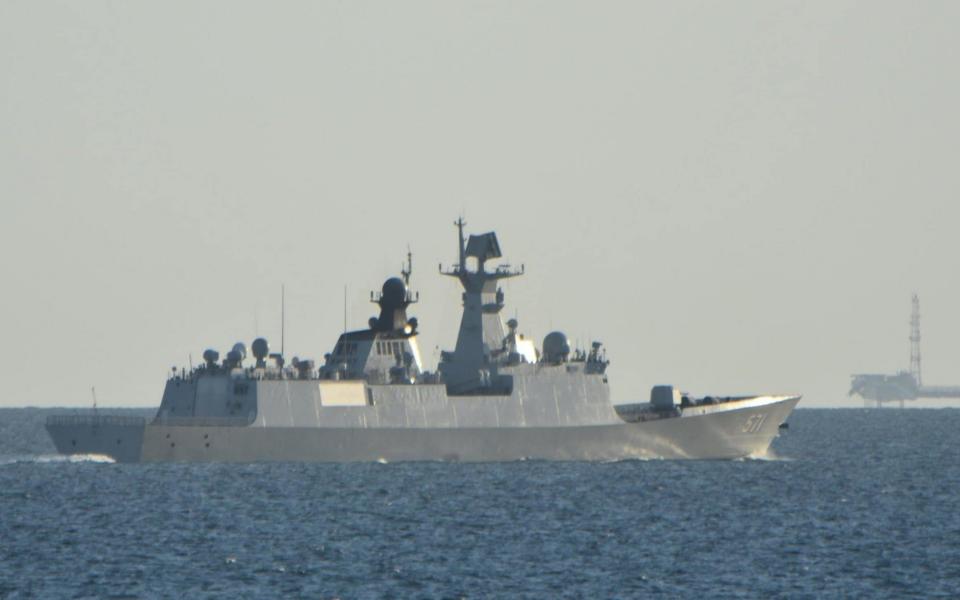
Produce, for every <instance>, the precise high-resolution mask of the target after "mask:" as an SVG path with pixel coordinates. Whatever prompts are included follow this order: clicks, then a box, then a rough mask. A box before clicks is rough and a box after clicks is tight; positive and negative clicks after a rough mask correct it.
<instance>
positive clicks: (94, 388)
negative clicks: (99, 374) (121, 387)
mask: <svg viewBox="0 0 960 600" xmlns="http://www.w3.org/2000/svg"><path fill="white" fill-rule="evenodd" d="M90 394H91V395H92V396H93V411H94V412H96V411H97V386H90Z"/></svg>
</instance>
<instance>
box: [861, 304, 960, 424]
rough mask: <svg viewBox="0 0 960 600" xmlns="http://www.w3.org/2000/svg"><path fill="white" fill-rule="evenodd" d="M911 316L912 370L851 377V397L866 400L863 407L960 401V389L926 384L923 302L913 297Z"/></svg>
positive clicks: (901, 406) (958, 387) (959, 387)
mask: <svg viewBox="0 0 960 600" xmlns="http://www.w3.org/2000/svg"><path fill="white" fill-rule="evenodd" d="M912 304H913V310H912V312H911V314H910V370H909V371H900V372H899V373H897V374H896V375H877V374H872V373H865V374H859V375H851V378H852V381H851V383H850V393H849V395H851V396H853V395H857V396H860V397H861V398H863V403H864V406H870V405H871V403H872V404H873V406H876V407H878V408H879V407H881V406H883V403H885V402H899V403H900V408H903V406H904V402H906V401H907V400H917V399H918V398H956V399H960V386H930V385H923V376H922V374H921V370H920V299H919V298H918V297H917V295H916V294H914V295H913V302H912Z"/></svg>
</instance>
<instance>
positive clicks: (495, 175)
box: [0, 0, 960, 407]
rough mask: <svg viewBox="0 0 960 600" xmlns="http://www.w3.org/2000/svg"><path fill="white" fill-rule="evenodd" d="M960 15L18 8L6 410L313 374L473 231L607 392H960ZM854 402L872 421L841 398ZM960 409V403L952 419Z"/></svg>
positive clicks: (116, 5) (429, 346) (10, 149)
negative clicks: (278, 369)
mask: <svg viewBox="0 0 960 600" xmlns="http://www.w3.org/2000/svg"><path fill="white" fill-rule="evenodd" d="M958 31H960V3H957V2H906V1H904V2H892V3H891V2H877V1H869V2H841V1H837V0H830V1H827V2H772V1H769V0H762V1H757V2H637V1H628V2H586V1H584V2H559V1H557V0H547V1H542V2H529V1H528V2H523V1H509V2H492V1H485V2H451V1H449V0H443V1H437V2H386V1H384V2H357V1H349V2H258V3H250V2H236V1H229V2H227V1H224V2H152V3H144V2H95V1H87V2H64V3H54V2H40V1H36V0H26V1H11V0H2V1H0V202H2V207H3V211H2V213H0V272H2V281H3V284H2V285H3V293H2V294H0V315H2V319H3V321H2V322H3V328H2V335H3V338H2V343H0V364H2V371H0V372H2V374H3V375H4V382H5V384H4V387H5V392H4V393H3V395H2V397H0V405H3V406H23V405H41V406H51V405H88V404H89V402H90V386H91V385H96V387H97V393H98V396H99V400H100V403H101V404H103V405H123V406H152V405H156V404H158V403H159V401H160V395H161V392H162V387H163V382H164V379H165V376H166V372H167V371H168V370H169V368H170V367H171V366H173V365H178V366H179V365H185V364H186V363H187V361H188V357H189V356H190V355H191V354H192V356H193V361H194V363H198V362H199V361H200V355H201V353H202V351H203V350H204V349H205V348H207V347H215V348H218V349H219V350H220V351H221V352H225V351H226V350H228V349H229V347H230V345H232V344H233V343H234V342H236V341H238V340H242V341H244V342H246V343H247V344H248V345H249V343H250V341H251V340H252V339H253V338H254V336H255V335H257V334H260V335H265V336H267V337H268V338H269V339H270V340H271V343H272V344H273V346H274V347H275V348H276V347H279V342H280V339H279V337H280V335H279V330H280V315H279V305H280V286H281V283H284V284H285V285H286V289H287V339H286V346H287V354H288V355H290V356H292V355H294V354H296V355H299V356H301V357H313V358H316V359H320V358H321V357H322V355H323V354H324V353H325V352H328V351H329V350H330V349H331V347H332V346H333V344H334V342H335V341H336V337H337V335H338V334H339V333H340V332H341V330H342V328H343V305H344V286H347V310H348V315H349V321H350V323H349V325H350V327H351V328H361V327H364V326H365V323H366V321H367V319H368V318H369V317H370V316H371V315H372V314H374V313H375V312H376V307H375V306H373V305H370V304H369V291H370V290H372V289H379V286H380V284H381V283H382V281H383V279H384V278H385V277H387V276H389V275H393V274H396V273H397V272H398V270H399V267H400V264H401V261H402V260H403V255H404V253H405V251H406V248H407V245H408V244H409V246H410V247H411V249H412V250H413V252H414V274H413V283H414V286H413V287H414V288H415V289H417V290H419V291H420V297H421V302H420V303H419V305H417V306H415V307H414V310H412V311H411V314H413V315H416V316H417V317H418V319H419V321H420V324H421V330H422V336H421V344H422V347H423V348H424V349H425V351H424V354H425V359H426V361H427V362H428V363H429V364H430V365H431V367H432V366H433V365H434V364H435V361H436V359H437V357H438V355H439V353H438V352H437V351H436V350H435V348H436V347H437V346H439V347H441V348H444V349H450V348H452V346H453V343H454V339H455V336H456V332H457V325H458V321H459V311H460V290H459V288H458V284H457V283H456V281H454V280H450V279H447V278H442V277H439V276H438V275H437V264H438V263H439V262H443V263H445V264H448V263H451V262H452V261H453V260H454V259H455V258H456V245H455V241H456V232H455V229H454V228H453V227H452V222H453V220H454V219H455V218H456V217H457V216H458V215H460V214H463V215H464V216H465V218H466V220H467V222H468V229H469V230H470V231H472V232H474V233H479V232H484V231H489V230H496V231H497V233H498V235H499V238H500V242H501V246H502V248H503V251H504V253H505V254H506V257H507V258H508V259H509V260H510V261H511V262H512V263H514V264H520V263H524V264H525V265H526V272H527V275H526V276H525V277H522V278H519V279H516V280H512V281H511V282H510V283H509V284H507V285H506V286H505V292H506V295H507V304H508V308H507V311H508V312H509V316H513V315H514V314H516V315H517V317H518V318H519V321H520V325H521V330H522V331H524V332H526V333H527V334H528V335H530V336H532V337H534V338H536V339H537V340H541V339H542V338H543V336H544V335H545V334H546V333H547V332H549V331H550V330H551V329H562V330H564V331H566V332H567V333H568V335H569V336H570V337H571V338H572V339H574V340H579V341H581V342H582V343H584V344H585V343H587V342H588V341H589V340H591V339H599V340H602V341H603V342H605V343H606V345H607V347H608V352H609V356H610V358H611V360H612V364H611V367H610V370H609V374H610V381H611V385H612V388H613V394H614V398H615V400H617V401H620V402H624V401H629V400H633V399H646V398H647V397H648V394H649V388H650V386H651V385H654V384H659V383H673V384H676V385H679V386H680V387H681V388H683V389H685V390H689V391H691V392H694V393H721V394H722V393H741V392H802V393H804V395H805V401H804V404H803V405H804V406H808V407H812V406H827V405H841V404H843V403H850V400H848V399H847V397H846V393H847V389H848V384H849V374H850V373H854V372H885V371H889V372H893V371H896V370H897V369H901V368H906V367H907V366H908V363H909V345H908V341H907V335H908V318H909V310H910V294H911V293H912V292H914V291H916V292H918V293H919V294H920V298H921V304H922V310H923V335H924V340H923V350H924V367H925V371H924V375H925V380H926V381H928V382H930V383H945V384H949V383H954V384H960V368H958V367H957V365H958V361H960V343H958V340H960V307H958V306H960V280H958V276H957V266H958V265H957V263H958V248H960V233H958V225H960V218H958V217H960V206H958V202H960V193H958V192H960V174H958V168H960V142H958V140H960V69H958V68H957V64H958V58H960V35H958V33H957V32H958ZM854 404H855V405H859V402H854ZM958 405H960V404H958Z"/></svg>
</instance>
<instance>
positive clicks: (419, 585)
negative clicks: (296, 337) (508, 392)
mask: <svg viewBox="0 0 960 600" xmlns="http://www.w3.org/2000/svg"><path fill="white" fill-rule="evenodd" d="M49 412H50V411H44V410H38V409H0V598H207V597H209V598H218V597H219V598H279V597H283V598H297V597H300V598H332V597H339V598H381V597H387V598H461V597H463V598H492V597H529V598H556V597H569V598H648V597H663V598H702V597H708V598H769V597H789V598H835V597H845V598H846V597H866V598H910V597H916V598H937V597H942V598H955V597H958V596H960V435H958V433H960V410H957V409H939V410H936V409H933V410H923V409H908V410H897V409H881V410H876V409H874V410H812V409H811V410H805V409H800V410H797V411H796V412H795V413H794V414H793V416H792V417H791V419H790V429H789V430H787V431H786V432H785V433H784V434H783V435H782V436H781V437H780V438H779V439H778V440H776V442H775V443H774V453H775V456H771V457H770V458H769V459H765V460H743V461H691V462H681V461H674V462H671V461H633V460H631V461H622V462H612V463H554V462H538V461H529V462H515V463H494V464H458V463H398V464H343V465H336V464H333V465H330V464H293V463H291V464H246V465H227V464H200V465H192V464H159V465H121V464H113V463H108V462H98V461H97V460H94V459H70V460H66V459H63V458H58V457H56V456H55V455H54V451H53V447H52V444H51V443H50V442H49V440H48V439H47V437H46V434H45V432H44V431H43V429H42V422H43V418H44V417H45V415H46V414H49ZM60 412H62V411H60Z"/></svg>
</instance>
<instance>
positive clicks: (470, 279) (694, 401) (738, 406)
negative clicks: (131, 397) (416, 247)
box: [46, 219, 800, 462]
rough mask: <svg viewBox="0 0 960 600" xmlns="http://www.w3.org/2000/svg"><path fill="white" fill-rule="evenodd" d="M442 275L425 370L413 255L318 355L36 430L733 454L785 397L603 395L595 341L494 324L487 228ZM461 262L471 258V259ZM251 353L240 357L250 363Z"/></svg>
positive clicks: (276, 453)
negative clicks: (135, 410) (538, 336)
mask: <svg viewBox="0 0 960 600" xmlns="http://www.w3.org/2000/svg"><path fill="white" fill-rule="evenodd" d="M456 225H457V230H458V241H459V255H458V260H457V263H456V264H454V265H453V266H452V267H451V268H449V269H447V270H444V269H443V268H441V269H440V271H441V273H442V274H443V275H446V276H449V277H452V278H454V279H456V280H458V281H459V282H460V284H461V285H462V286H463V314H462V317H461V321H460V330H459V334H458V336H457V341H456V347H455V349H454V350H453V351H451V352H442V353H441V357H440V361H439V364H438V365H437V368H436V370H434V371H428V370H426V369H425V368H424V365H423V361H422V359H421V355H420V349H419V347H418V344H417V336H418V332H419V327H420V323H419V322H418V320H417V319H416V318H412V317H410V318H408V315H407V311H408V308H409V307H410V306H411V305H412V304H414V303H416V301H417V300H418V296H417V295H415V294H413V293H411V292H410V291H409V283H410V273H411V271H412V268H411V267H412V265H411V263H410V259H409V255H408V263H407V266H406V268H405V269H403V270H402V271H401V273H402V276H401V277H393V278H390V279H388V280H387V281H386V282H385V283H384V284H383V286H382V288H381V291H380V292H379V293H371V301H373V302H375V303H376V304H377V305H378V306H379V308H380V312H379V315H378V316H376V317H372V318H371V319H370V321H369V324H368V327H367V328H365V329H362V330H357V331H346V332H344V333H343V334H342V335H341V336H340V338H339V339H338V340H337V342H336V345H335V346H334V348H333V349H332V351H331V352H330V353H328V354H326V355H325V356H324V360H323V363H322V364H320V365H316V364H315V363H314V362H313V361H311V360H299V359H296V358H295V359H293V360H292V361H290V364H289V365H288V364H287V362H286V360H285V357H284V356H283V355H282V353H275V354H272V353H270V348H269V344H268V343H267V341H266V340H265V339H263V338H257V339H256V340H254V341H253V343H252V344H251V348H250V350H251V353H252V355H253V359H252V361H250V360H248V359H247V356H246V355H247V351H246V347H245V346H244V345H243V344H242V343H238V344H236V345H235V346H234V347H233V349H231V350H230V351H229V352H228V353H227V354H226V356H225V358H224V359H223V360H222V361H221V360H220V356H219V354H218V353H217V352H216V351H214V350H207V351H206V352H205V353H204V364H203V365H200V366H198V367H197V368H190V369H189V370H188V369H177V370H174V371H172V373H171V375H170V377H169V378H168V380H167V382H166V387H165V389H164V392H163V398H162V401H161V404H160V408H159V410H158V411H157V413H156V416H155V417H154V418H152V419H150V420H147V419H144V418H139V417H129V416H119V415H109V414H103V413H102V412H100V413H97V414H93V415H90V414H84V415H79V414H72V415H71V414H64V415H52V416H51V417H49V418H48V420H47V423H46V428H47V430H48V432H49V433H50V436H51V437H52V438H53V441H54V444H55V445H56V447H57V450H58V451H59V452H60V453H63V454H85V455H105V456H108V457H111V458H113V459H114V460H116V461H118V462H150V461H232V462H254V461H330V462H347V461H390V462H393V461H417V460H444V461H510V460H523V459H542V460H618V459H630V458H641V459H644V458H665V459H676V458H687V459H732V458H740V457H748V456H758V455H763V454H765V453H766V452H767V450H768V448H769V446H770V444H771V442H772V440H773V438H774V437H776V435H777V434H778V431H779V426H780V425H781V424H782V423H784V422H785V421H786V419H787V416H788V415H789V414H790V412H791V411H792V410H793V408H794V407H795V406H796V404H797V402H798V401H799V400H800V397H799V396H796V395H757V396H738V397H717V396H707V397H699V398H698V397H693V396H691V395H688V394H684V393H681V392H680V391H679V390H678V389H677V388H675V387H673V386H666V385H663V386H655V387H654V388H653V389H652V390H651V392H650V398H649V401H643V402H635V403H633V404H627V405H614V404H613V403H612V402H611V400H610V389H609V384H608V380H607V367H608V366H609V361H608V360H607V357H606V352H605V350H604V348H603V347H602V345H601V344H600V343H598V342H594V343H593V344H592V345H591V347H590V348H589V349H583V350H579V349H574V350H571V348H570V345H569V342H568V340H567V338H566V336H565V335H564V334H563V333H561V332H559V331H554V332H551V333H549V334H547V335H546V336H545V338H544V339H543V341H542V343H541V345H540V347H539V348H538V347H536V344H535V343H534V341H533V340H532V339H528V338H527V337H525V336H524V335H523V334H521V333H520V332H519V330H518V323H517V321H516V320H515V319H510V320H508V321H507V322H506V323H504V321H503V319H502V317H501V313H502V312H503V308H504V293H503V290H502V288H501V287H500V285H499V282H500V281H501V280H503V279H506V278H511V277H517V276H519V275H522V274H523V269H522V268H521V269H519V270H516V269H512V268H511V267H510V266H509V265H506V264H499V265H495V266H492V267H490V268H488V266H487V265H488V263H489V262H490V261H495V260H496V259H500V258H502V255H501V250H500V244H499V241H498V240H497V236H496V234H495V233H493V232H490V233H484V234H480V235H470V236H469V238H465V236H464V225H465V223H464V222H463V220H462V219H461V220H458V221H457V223H456ZM468 267H469V268H468ZM251 363H252V364H251Z"/></svg>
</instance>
